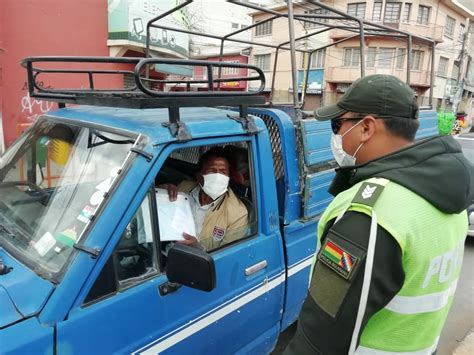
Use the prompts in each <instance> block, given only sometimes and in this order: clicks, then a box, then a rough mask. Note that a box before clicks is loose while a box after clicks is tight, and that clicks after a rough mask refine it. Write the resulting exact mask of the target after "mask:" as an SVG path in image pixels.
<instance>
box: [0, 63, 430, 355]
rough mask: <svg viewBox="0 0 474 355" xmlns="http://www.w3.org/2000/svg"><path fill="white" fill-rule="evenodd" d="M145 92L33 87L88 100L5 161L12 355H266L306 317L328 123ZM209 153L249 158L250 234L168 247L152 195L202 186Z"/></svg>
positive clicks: (31, 135) (0, 204)
mask: <svg viewBox="0 0 474 355" xmlns="http://www.w3.org/2000/svg"><path fill="white" fill-rule="evenodd" d="M36 60H37V59H36ZM36 60H35V59H31V60H29V61H27V67H28V69H29V75H30V76H29V78H30V79H32V80H33V77H34V75H33V74H32V72H34V70H35V67H34V63H35V61H36ZM134 60H137V59H134ZM157 61H159V60H154V62H153V63H155V64H156V62H157ZM202 63H204V64H203V65H206V66H209V68H210V69H211V70H209V72H212V68H211V67H210V66H213V65H218V64H216V63H214V64H209V62H202ZM137 65H138V64H137ZM232 65H233V66H239V64H232ZM252 69H253V70H255V71H257V72H259V70H258V68H252ZM137 83H138V86H139V88H140V89H142V90H141V91H140V94H137V95H135V96H134V95H128V96H127V95H122V94H117V93H112V94H110V93H109V94H104V93H99V94H98V93H97V92H95V91H94V90H91V93H89V94H88V93H85V94H84V93H82V92H73V91H70V92H64V90H63V91H62V92H60V93H58V92H54V91H51V90H50V91H46V92H45V91H41V89H39V88H36V89H35V88H34V83H33V82H32V81H29V84H30V94H31V95H32V96H34V97H37V98H43V99H50V100H56V101H60V102H66V103H67V102H72V103H77V104H80V105H75V106H67V107H62V108H60V109H58V110H55V111H51V112H49V113H47V114H46V115H44V116H43V117H41V118H39V119H38V120H37V121H36V122H35V124H34V125H33V126H32V127H31V128H30V129H29V130H28V131H27V132H25V133H24V134H23V135H22V136H21V137H20V138H19V139H18V140H17V141H16V142H15V143H14V144H13V145H12V146H11V147H10V148H9V149H8V150H7V152H6V153H5V154H4V155H3V156H2V157H1V160H0V190H1V196H2V198H1V200H0V259H1V264H0V352H1V353H15V354H26V353H52V354H70V353H75V354H106V353H133V354H135V353H143V354H158V353H160V354H161V353H163V354H168V353H174V354H185V353H193V354H234V353H238V354H247V353H252V354H263V353H268V352H270V351H271V350H272V349H273V348H274V346H275V344H276V342H277V339H278V336H279V334H280V332H282V331H283V330H284V329H285V328H287V327H288V326H289V325H290V324H292V323H293V322H294V321H295V320H296V318H297V316H298V313H299V311H300V308H301V305H302V303H303V301H304V299H305V296H306V292H307V287H308V279H309V273H310V269H311V265H312V262H313V257H314V254H315V251H316V249H317V239H316V225H317V223H318V217H319V216H320V215H321V213H322V212H323V211H324V209H325V207H326V206H327V205H328V203H329V202H330V201H331V196H330V195H329V194H328V192H327V188H328V185H329V184H330V182H331V180H332V178H333V176H334V169H335V163H334V161H333V160H332V155H331V150H330V148H329V142H330V127H329V124H328V123H320V122H317V121H315V120H314V119H311V118H304V119H302V118H301V113H300V112H298V111H295V110H294V109H290V110H288V109H287V110H280V109H278V108H275V107H273V108H270V107H256V108H252V107H251V104H252V102H253V103H255V102H256V101H255V97H256V96H253V95H250V94H249V95H243V96H237V95H235V94H230V95H229V96H225V95H224V94H220V93H219V92H215V93H210V95H208V96H203V97H199V96H192V94H191V93H181V94H180V93H174V94H175V95H176V96H172V94H171V93H169V94H166V93H160V97H156V96H153V94H152V93H148V89H147V87H146V86H145V85H143V87H142V85H141V84H140V79H138V81H137ZM38 90H40V92H39V93H38V92H37V91H38ZM43 90H46V89H43ZM186 95H188V96H189V97H187V96H186ZM190 95H191V96H190ZM193 100H194V101H193ZM252 100H254V101H252ZM226 103H228V105H230V106H232V105H235V108H232V107H226V108H223V107H204V106H220V105H225V104H226ZM83 104H88V105H83ZM135 105H139V106H138V107H136V106H135ZM173 105H174V106H173ZM61 106H64V105H61ZM107 106H115V107H107ZM171 106H173V107H174V108H173V107H171ZM178 106H181V107H178ZM184 106H193V107H184ZM160 107H161V108H160ZM420 119H421V129H420V131H419V137H420V138H421V137H425V136H429V135H432V134H436V114H435V113H434V112H432V111H425V112H422V113H421V115H420ZM214 146H222V147H225V146H234V147H237V148H238V149H239V150H240V151H241V152H245V155H246V159H244V161H246V162H247V164H248V166H247V170H248V172H249V179H248V185H247V186H246V189H245V190H246V191H247V192H246V193H245V196H239V197H240V198H242V200H243V201H245V206H246V208H247V209H248V218H249V227H248V228H247V231H246V233H245V235H244V236H243V237H242V238H241V239H239V240H237V241H235V242H233V243H230V244H227V245H225V246H223V247H221V248H219V249H216V250H212V251H209V252H204V251H202V250H199V249H197V248H192V247H186V246H181V245H178V244H176V245H175V246H174V247H172V248H171V249H169V250H167V252H166V253H165V252H164V249H165V248H164V247H165V244H166V243H167V242H164V241H161V240H160V225H164V224H167V223H171V221H169V220H163V219H161V220H160V219H159V218H158V214H157V203H156V193H155V188H156V186H157V184H158V183H178V182H179V181H182V180H185V179H192V178H193V175H194V172H195V171H196V169H197V167H196V164H197V162H198V158H199V156H200V155H201V154H202V153H203V152H205V151H206V150H208V149H209V148H211V147H214Z"/></svg>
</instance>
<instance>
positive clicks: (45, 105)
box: [20, 82, 54, 122]
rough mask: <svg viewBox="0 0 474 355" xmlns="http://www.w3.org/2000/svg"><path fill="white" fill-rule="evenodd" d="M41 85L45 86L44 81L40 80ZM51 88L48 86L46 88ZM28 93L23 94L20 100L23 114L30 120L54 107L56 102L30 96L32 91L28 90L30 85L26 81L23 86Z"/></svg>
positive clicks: (39, 84) (32, 120)
mask: <svg viewBox="0 0 474 355" xmlns="http://www.w3.org/2000/svg"><path fill="white" fill-rule="evenodd" d="M38 86H39V87H44V83H43V82H38ZM48 88H50V86H47V87H46V89H48ZM22 90H23V91H26V93H25V94H24V95H23V96H22V98H21V101H20V106H21V114H22V116H23V117H24V118H26V120H27V121H29V122H34V121H35V120H36V119H37V118H38V117H39V116H41V115H42V114H44V113H46V112H48V111H51V110H52V109H53V107H54V102H48V101H42V100H36V99H34V98H32V97H30V93H29V92H28V91H27V90H28V86H27V84H26V82H25V84H24V85H23V88H22Z"/></svg>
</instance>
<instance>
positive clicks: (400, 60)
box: [396, 48, 407, 69]
mask: <svg viewBox="0 0 474 355" xmlns="http://www.w3.org/2000/svg"><path fill="white" fill-rule="evenodd" d="M406 55H407V50H406V49H405V48H398V49H397V63H396V67H397V69H403V67H404V66H405V57H406Z"/></svg>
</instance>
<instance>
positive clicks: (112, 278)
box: [85, 194, 159, 303]
mask: <svg viewBox="0 0 474 355" xmlns="http://www.w3.org/2000/svg"><path fill="white" fill-rule="evenodd" d="M151 203H152V201H151V198H150V194H147V196H146V197H145V199H144V200H143V202H142V204H141V205H140V207H139V209H138V211H137V212H136V213H135V215H134V216H133V218H132V220H131V221H130V223H129V224H128V225H127V227H126V228H125V230H124V232H123V234H122V237H121V238H120V241H119V242H118V244H117V246H116V247H115V249H114V251H113V253H112V255H111V257H110V258H109V260H108V262H107V264H106V265H105V267H104V268H103V270H102V272H101V273H100V275H99V277H98V278H97V280H96V282H95V283H94V286H93V287H92V289H91V290H90V292H89V294H88V295H87V297H86V300H85V303H90V302H92V301H95V300H98V299H101V298H103V297H105V296H108V295H111V294H114V293H115V292H116V291H119V290H122V289H125V288H129V287H132V286H134V285H137V284H139V283H141V282H143V281H144V280H147V279H149V278H150V277H153V276H156V275H157V274H158V273H159V268H158V258H157V252H156V250H157V249H156V243H155V240H154V237H153V223H152V214H151V210H152V208H151V207H152V205H151Z"/></svg>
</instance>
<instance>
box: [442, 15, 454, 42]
mask: <svg viewBox="0 0 474 355" xmlns="http://www.w3.org/2000/svg"><path fill="white" fill-rule="evenodd" d="M455 26H456V20H455V19H453V18H452V17H451V16H446V24H445V25H444V35H445V36H446V37H449V38H453V35H454V27H455Z"/></svg>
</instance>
